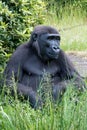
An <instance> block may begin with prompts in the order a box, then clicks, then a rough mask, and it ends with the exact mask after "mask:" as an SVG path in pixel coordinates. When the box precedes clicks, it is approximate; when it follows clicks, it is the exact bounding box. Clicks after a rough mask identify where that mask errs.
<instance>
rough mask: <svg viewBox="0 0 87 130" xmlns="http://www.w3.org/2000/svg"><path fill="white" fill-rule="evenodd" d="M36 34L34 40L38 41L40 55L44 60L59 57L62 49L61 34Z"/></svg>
mask: <svg viewBox="0 0 87 130" xmlns="http://www.w3.org/2000/svg"><path fill="white" fill-rule="evenodd" d="M35 35H36V36H34V40H37V41H38V45H39V49H40V57H41V58H43V59H44V60H50V59H57V58H58V54H59V51H60V35H59V34H49V33H42V34H40V35H38V34H35Z"/></svg>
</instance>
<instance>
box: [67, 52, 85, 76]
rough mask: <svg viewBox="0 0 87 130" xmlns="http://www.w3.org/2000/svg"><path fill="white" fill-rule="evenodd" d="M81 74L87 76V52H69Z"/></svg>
mask: <svg viewBox="0 0 87 130" xmlns="http://www.w3.org/2000/svg"><path fill="white" fill-rule="evenodd" d="M67 55H68V56H69V58H70V60H71V61H72V62H73V64H74V65H75V68H76V69H77V70H78V72H79V73H80V75H81V76H83V77H87V52H67Z"/></svg>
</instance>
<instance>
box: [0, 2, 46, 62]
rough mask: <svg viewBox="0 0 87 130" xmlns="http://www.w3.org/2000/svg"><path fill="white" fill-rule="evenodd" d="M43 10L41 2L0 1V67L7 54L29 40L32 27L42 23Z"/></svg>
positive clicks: (43, 6)
mask: <svg viewBox="0 0 87 130" xmlns="http://www.w3.org/2000/svg"><path fill="white" fill-rule="evenodd" d="M44 10H45V4H44V2H42V1H41V0H37V1H36V0H2V1H0V49H1V50H0V59H1V61H0V62H1V63H2V65H3V63H4V60H6V58H7V57H9V54H11V53H12V52H13V50H14V49H15V48H16V47H17V46H18V45H19V44H21V43H22V42H23V41H26V40H27V39H28V38H29V36H30V32H31V31H32V28H33V26H35V25H37V24H42V23H43V22H44ZM7 54H8V55H7Z"/></svg>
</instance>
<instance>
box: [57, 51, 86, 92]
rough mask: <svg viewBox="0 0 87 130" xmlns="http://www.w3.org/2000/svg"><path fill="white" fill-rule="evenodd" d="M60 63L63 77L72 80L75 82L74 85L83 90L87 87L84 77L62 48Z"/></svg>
mask: <svg viewBox="0 0 87 130" xmlns="http://www.w3.org/2000/svg"><path fill="white" fill-rule="evenodd" d="M58 65H59V66H60V70H61V71H60V77H61V78H62V79H64V80H70V81H71V83H73V85H74V86H75V87H77V88H78V89H81V90H83V89H84V88H85V87H86V86H85V82H84V81H83V79H82V77H81V76H80V74H79V73H78V72H77V71H76V69H75V68H74V65H73V64H72V62H71V61H70V60H69V58H68V57H67V55H66V54H65V53H64V52H63V51H62V50H61V51H60V55H59V59H58Z"/></svg>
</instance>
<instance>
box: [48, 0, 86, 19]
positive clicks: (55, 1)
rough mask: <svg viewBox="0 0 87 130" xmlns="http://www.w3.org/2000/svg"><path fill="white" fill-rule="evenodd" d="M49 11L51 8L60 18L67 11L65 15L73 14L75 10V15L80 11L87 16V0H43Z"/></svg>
mask: <svg viewBox="0 0 87 130" xmlns="http://www.w3.org/2000/svg"><path fill="white" fill-rule="evenodd" d="M45 1H46V3H47V8H48V9H49V11H51V10H52V12H53V13H56V15H57V17H58V18H59V19H60V20H61V19H62V17H63V16H64V15H65V12H67V16H71V15H72V16H74V15H75V12H77V15H80V13H82V14H84V15H85V16H87V1H86V0H84V1H83V0H50V1H49V0H45Z"/></svg>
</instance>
